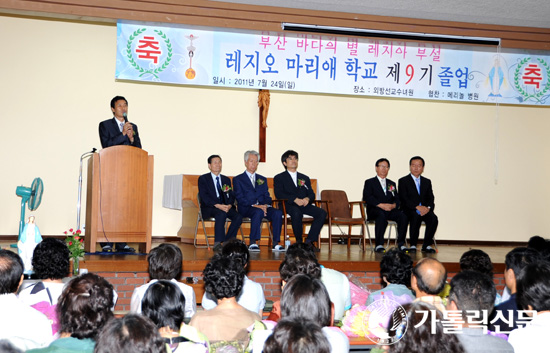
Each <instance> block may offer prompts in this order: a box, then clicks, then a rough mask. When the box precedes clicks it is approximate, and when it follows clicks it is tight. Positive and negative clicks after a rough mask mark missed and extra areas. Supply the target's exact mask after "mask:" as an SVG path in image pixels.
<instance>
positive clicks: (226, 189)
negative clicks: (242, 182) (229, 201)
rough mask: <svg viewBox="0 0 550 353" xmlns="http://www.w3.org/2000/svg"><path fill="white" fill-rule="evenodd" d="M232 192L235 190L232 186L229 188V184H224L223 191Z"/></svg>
mask: <svg viewBox="0 0 550 353" xmlns="http://www.w3.org/2000/svg"><path fill="white" fill-rule="evenodd" d="M231 190H233V188H232V187H231V186H229V185H227V184H223V186H222V191H223V192H229V191H231Z"/></svg>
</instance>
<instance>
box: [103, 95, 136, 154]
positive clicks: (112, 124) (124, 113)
mask: <svg viewBox="0 0 550 353" xmlns="http://www.w3.org/2000/svg"><path fill="white" fill-rule="evenodd" d="M111 110H112V111H113V115H114V116H113V118H112V119H108V120H105V121H102V122H101V123H99V139H100V140H101V147H103V148H106V147H111V146H118V145H130V146H134V147H139V148H141V140H140V139H139V133H138V128H137V125H136V124H132V123H130V122H128V101H127V100H126V98H124V97H122V96H116V97H114V98H113V99H111Z"/></svg>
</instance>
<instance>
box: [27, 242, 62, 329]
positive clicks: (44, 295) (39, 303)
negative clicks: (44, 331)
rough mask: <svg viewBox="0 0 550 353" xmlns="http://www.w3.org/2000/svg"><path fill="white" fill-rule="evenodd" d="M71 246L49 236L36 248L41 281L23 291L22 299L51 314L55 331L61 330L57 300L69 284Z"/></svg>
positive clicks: (36, 268)
mask: <svg viewBox="0 0 550 353" xmlns="http://www.w3.org/2000/svg"><path fill="white" fill-rule="evenodd" d="M69 257H70V253H69V248H67V245H66V244H65V242H63V241H61V240H59V239H55V238H46V239H44V240H42V241H41V242H40V243H38V245H36V248H34V252H33V257H32V267H33V270H34V274H35V276H36V277H37V278H38V279H40V281H38V282H35V283H33V284H31V285H29V286H28V287H26V288H25V289H22V290H21V291H20V292H19V295H18V296H19V299H20V300H21V301H22V302H23V303H25V304H27V305H30V306H32V307H33V308H35V309H36V310H38V311H40V312H41V313H43V314H44V315H46V316H47V317H48V319H49V320H50V322H51V325H52V334H54V335H55V334H56V333H57V332H58V331H59V317H58V315H57V314H56V306H57V300H58V298H59V297H60V296H61V293H62V292H63V288H65V283H63V278H64V277H67V275H68V274H69V268H70V267H69V266H70V261H69Z"/></svg>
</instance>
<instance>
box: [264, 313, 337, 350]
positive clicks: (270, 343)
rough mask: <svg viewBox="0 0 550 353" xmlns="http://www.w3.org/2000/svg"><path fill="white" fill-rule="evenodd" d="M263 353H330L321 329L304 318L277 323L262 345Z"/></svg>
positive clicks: (283, 320) (328, 344)
mask: <svg viewBox="0 0 550 353" xmlns="http://www.w3.org/2000/svg"><path fill="white" fill-rule="evenodd" d="M263 352H264V353H283V352H285V353H286V352H292V353H330V343H329V342H328V340H327V338H326V337H325V335H324V334H323V331H322V329H321V327H320V326H319V325H318V324H317V323H316V322H313V321H309V320H307V319H304V318H289V319H282V320H281V321H279V323H278V324H277V326H276V327H275V330H273V333H272V334H271V336H269V337H268V338H267V340H266V341H265V345H264V350H263Z"/></svg>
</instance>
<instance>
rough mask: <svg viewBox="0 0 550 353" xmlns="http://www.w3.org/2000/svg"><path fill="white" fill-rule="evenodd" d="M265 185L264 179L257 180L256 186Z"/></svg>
mask: <svg viewBox="0 0 550 353" xmlns="http://www.w3.org/2000/svg"><path fill="white" fill-rule="evenodd" d="M264 183H265V180H263V179H258V180H256V184H258V185H263V184H264Z"/></svg>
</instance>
